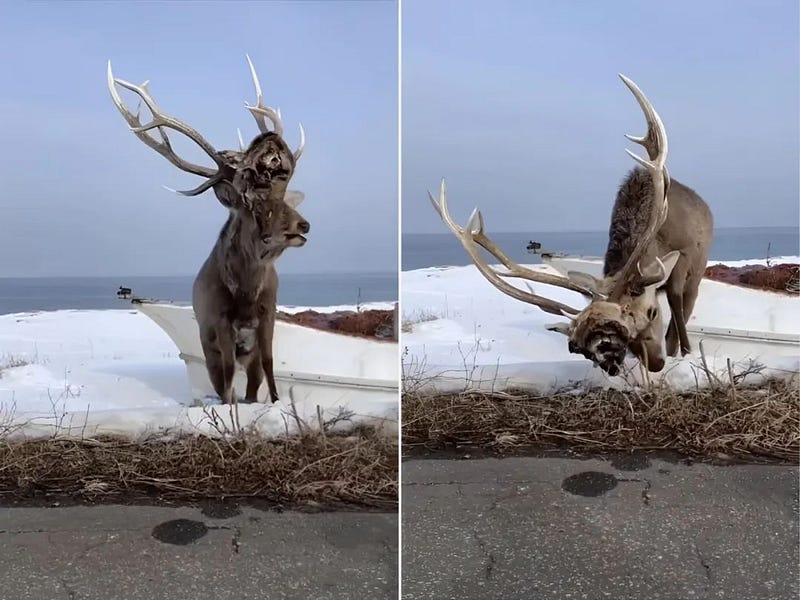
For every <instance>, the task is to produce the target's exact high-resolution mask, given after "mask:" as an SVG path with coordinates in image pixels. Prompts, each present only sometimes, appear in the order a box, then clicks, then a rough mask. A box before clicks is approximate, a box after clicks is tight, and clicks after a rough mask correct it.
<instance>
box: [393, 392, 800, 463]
mask: <svg viewBox="0 0 800 600" xmlns="http://www.w3.org/2000/svg"><path fill="white" fill-rule="evenodd" d="M463 446H468V447H469V446H477V447H482V448H486V449H491V450H492V451H496V452H509V453H514V452H518V451H519V450H521V449H526V450H530V449H554V448H569V449H571V450H578V451H592V452H597V451H602V452H609V451H634V450H658V451H670V452H680V453H682V454H690V455H698V456H703V457H714V458H737V459H745V460H746V459H753V458H772V459H778V460H782V461H787V460H790V461H793V462H795V463H796V462H797V461H798V460H799V459H800V387H799V386H798V385H797V381H793V382H791V383H787V382H784V381H770V382H767V383H765V384H763V385H761V386H759V387H744V386H729V387H715V388H714V389H712V390H706V389H701V390H695V391H692V392H685V393H677V392H673V391H670V390H664V389H656V390H653V391H647V392H645V391H642V392H627V393H626V392H620V391H615V390H598V391H594V392H590V393H586V394H583V395H575V394H574V393H564V394H556V395H551V396H536V395H532V394H525V393H502V394H485V393H477V392H465V393H461V394H447V395H439V396H424V395H420V394H405V395H404V396H403V448H404V449H406V448H412V447H416V448H427V449H432V450H446V449H454V448H458V447H463Z"/></svg>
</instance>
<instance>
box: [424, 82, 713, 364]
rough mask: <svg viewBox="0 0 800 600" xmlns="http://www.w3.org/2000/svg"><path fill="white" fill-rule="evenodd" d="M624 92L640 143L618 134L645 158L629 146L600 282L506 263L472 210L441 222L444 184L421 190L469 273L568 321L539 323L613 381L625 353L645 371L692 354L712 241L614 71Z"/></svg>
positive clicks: (662, 134) (652, 128)
mask: <svg viewBox="0 0 800 600" xmlns="http://www.w3.org/2000/svg"><path fill="white" fill-rule="evenodd" d="M619 77H620V78H621V79H622V81H623V83H625V85H626V86H627V87H628V89H629V90H630V91H631V92H632V94H633V96H634V97H635V98H636V100H637V102H638V104H639V106H640V107H641V109H642V112H643V113H644V116H645V119H646V121H647V133H646V135H644V136H643V137H635V136H631V135H626V136H625V137H626V138H627V139H628V140H630V141H632V142H635V143H637V144H639V145H641V146H643V147H644V148H645V150H646V151H647V154H648V159H644V158H642V157H640V156H638V155H636V154H635V153H633V152H631V151H630V150H627V149H626V152H627V153H628V154H629V155H630V156H631V157H632V158H633V159H634V160H635V161H636V162H637V163H638V166H635V167H634V168H633V169H632V170H630V171H629V172H628V174H627V175H626V177H625V179H624V180H623V181H622V184H621V185H620V186H619V189H618V191H617V196H616V199H615V202H614V206H613V209H612V213H611V223H610V225H609V229H608V245H607V248H606V252H605V257H604V261H603V277H602V278H597V277H594V276H592V275H590V274H588V273H581V272H577V271H569V272H568V273H567V276H566V277H564V276H561V275H554V274H551V273H547V272H543V271H538V270H534V269H531V268H528V267H524V266H521V265H519V264H517V263H515V262H513V261H512V260H511V259H510V258H509V257H508V256H507V255H506V254H505V253H504V252H503V251H502V250H501V249H500V248H499V247H498V246H497V245H496V244H494V243H493V242H492V240H491V239H490V238H489V237H488V236H487V235H486V233H485V232H484V220H483V215H482V214H481V212H480V211H479V210H478V209H477V207H476V208H475V209H474V210H473V211H472V214H471V215H470V217H469V220H468V221H467V224H466V226H465V227H461V226H459V225H458V224H457V223H456V222H455V221H454V220H453V218H452V217H451V216H450V213H449V210H448V206H447V199H446V188H445V182H444V180H442V182H441V188H440V192H439V200H438V201H437V200H436V199H434V197H433V195H432V194H431V193H430V192H428V197H429V199H430V201H431V204H432V205H433V208H434V209H435V210H436V212H437V213H438V214H439V217H440V218H441V219H442V220H443V221H444V223H445V224H446V225H447V227H448V228H449V229H450V231H452V232H453V234H454V235H455V236H456V238H458V240H459V241H460V242H461V245H462V246H463V247H464V249H465V250H466V251H467V254H468V255H469V257H470V258H471V259H472V261H473V263H474V264H475V266H476V267H477V269H478V271H479V272H480V273H481V274H482V275H483V276H484V277H485V278H486V279H487V280H488V281H489V282H490V283H492V285H494V286H495V287H496V288H497V289H499V290H500V291H501V292H503V293H505V294H507V295H509V296H511V297H512V298H515V299H517V300H520V301H522V302H526V303H529V304H532V305H535V306H537V307H539V308H540V309H541V310H543V311H544V312H546V313H549V314H554V315H558V316H562V317H567V319H568V321H567V322H560V323H556V324H553V325H549V326H547V329H548V330H551V331H555V332H558V333H561V334H564V335H566V336H567V338H568V350H569V352H571V353H574V354H581V355H583V356H584V357H585V358H587V359H589V360H590V361H592V363H593V364H594V365H595V366H599V367H600V368H601V369H602V370H603V371H605V372H606V373H608V374H609V375H611V376H614V375H617V374H618V373H619V372H620V370H621V368H622V365H623V362H624V360H625V358H626V356H627V355H628V353H630V354H632V355H633V356H634V357H635V358H636V359H638V360H639V362H640V364H642V365H643V366H644V367H645V369H646V371H649V372H653V373H657V372H660V371H661V370H662V369H663V368H664V365H665V362H666V361H665V356H664V348H663V346H662V340H665V341H666V354H667V355H668V356H671V357H672V356H677V353H678V351H679V350H680V352H681V356H685V355H687V354H689V353H690V352H691V344H690V342H689V336H688V333H687V329H686V324H687V322H688V320H689V318H690V316H691V314H692V311H693V309H694V305H695V302H696V300H697V295H698V291H699V287H700V282H701V280H702V278H703V276H704V273H705V268H706V262H707V260H708V251H709V247H710V245H711V241H712V239H713V230H714V219H713V216H712V214H711V210H710V208H709V207H708V205H707V204H706V202H705V201H704V200H703V199H702V198H701V197H700V195H699V194H698V193H697V192H695V191H694V190H693V189H691V188H689V187H687V186H685V185H683V184H682V183H680V182H679V181H677V180H675V179H672V178H671V177H670V175H669V172H668V171H667V167H666V160H667V153H668V142H667V133H666V130H665V128H664V124H663V122H662V121H661V117H660V116H659V115H658V113H657V112H656V110H655V109H654V108H653V106H652V104H651V103H650V101H649V100H648V99H647V97H646V96H645V95H644V93H643V92H642V91H641V90H640V89H639V87H638V86H637V85H636V84H635V83H634V82H633V81H631V80H630V79H629V78H628V77H626V76H625V75H622V74H619ZM476 245H477V246H480V247H482V248H483V249H484V250H486V251H487V252H489V253H490V254H491V255H493V256H494V257H495V258H496V259H498V260H499V261H500V263H501V264H502V265H503V267H505V271H498V270H496V269H494V268H492V267H491V266H489V264H488V263H487V262H486V260H485V259H484V258H483V257H482V256H481V254H480V251H479V250H478V248H477V246H476ZM508 278H521V279H524V280H528V281H532V282H537V283H542V284H546V285H552V286H557V287H561V288H564V289H567V290H570V291H573V292H577V293H579V294H581V295H582V296H584V297H586V298H587V299H588V300H589V303H588V305H587V306H585V307H584V308H582V309H580V310H579V309H577V308H574V307H572V306H569V305H567V304H564V303H562V302H557V301H555V300H552V299H549V298H546V297H544V296H539V295H537V294H536V293H534V292H533V290H532V289H531V288H530V286H528V288H529V291H527V292H526V291H524V290H522V289H520V288H518V287H516V286H514V285H511V284H510V283H509V282H508V281H506V280H507V279H508ZM662 292H664V293H665V294H666V297H667V303H668V306H669V309H670V313H671V318H670V322H669V326H668V327H667V331H666V335H665V334H664V326H663V321H662V315H661V313H660V307H659V300H658V298H659V296H658V294H660V293H662Z"/></svg>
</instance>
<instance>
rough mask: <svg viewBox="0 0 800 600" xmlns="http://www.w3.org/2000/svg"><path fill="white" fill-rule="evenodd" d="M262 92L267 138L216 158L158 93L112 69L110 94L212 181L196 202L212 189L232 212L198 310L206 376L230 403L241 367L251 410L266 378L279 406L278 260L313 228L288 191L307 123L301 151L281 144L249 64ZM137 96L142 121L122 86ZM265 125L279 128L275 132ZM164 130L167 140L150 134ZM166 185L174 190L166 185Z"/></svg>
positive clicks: (138, 129)
mask: <svg viewBox="0 0 800 600" xmlns="http://www.w3.org/2000/svg"><path fill="white" fill-rule="evenodd" d="M247 62H248V64H249V66H250V74H251V76H252V79H253V83H254V85H255V91H256V104H255V105H252V106H251V105H250V104H248V103H247V102H245V108H246V109H247V110H248V111H250V113H251V114H252V116H253V118H254V119H255V121H256V124H257V126H258V129H259V131H260V133H259V134H258V135H257V136H256V137H255V138H254V139H253V140H252V141H251V142H250V144H249V146H247V147H245V146H244V144H243V140H242V137H241V132H240V133H239V151H235V150H221V151H217V150H216V149H215V148H214V147H213V146H212V145H211V144H210V143H209V142H208V141H206V140H205V139H204V138H203V136H202V135H200V133H199V132H198V131H197V130H195V129H194V128H192V127H191V126H189V125H187V124H186V123H184V122H182V121H179V120H178V119H176V118H174V117H172V116H170V115H167V114H166V113H164V112H163V111H162V110H161V109H160V108H159V106H158V105H157V104H156V102H155V100H154V99H153V97H152V96H151V94H150V91H149V89H148V83H149V82H147V81H146V82H145V83H143V84H141V85H134V84H132V83H129V82H127V81H125V80H122V79H116V78H115V77H114V74H113V72H112V69H111V61H109V62H108V73H107V76H108V89H109V92H110V93H111V98H112V100H113V102H114V104H115V106H116V107H117V109H118V110H119V112H120V113H121V114H122V116H123V118H124V119H125V121H126V122H127V123H128V125H129V127H130V130H131V132H133V133H134V134H135V135H136V137H137V138H139V139H140V140H141V141H142V142H144V143H145V145H147V146H148V147H149V148H151V149H153V150H155V151H156V152H157V153H159V154H160V155H161V156H163V157H164V158H166V159H167V160H168V161H169V162H170V163H172V164H173V165H174V166H176V167H177V168H179V169H181V170H182V171H186V172H188V173H192V174H194V175H197V176H200V177H204V178H205V181H204V182H203V183H201V184H200V185H198V186H197V187H196V188H194V189H192V190H186V191H178V190H173V189H171V188H166V189H168V190H170V191H173V192H176V193H178V194H181V195H184V196H198V195H200V194H202V193H204V192H206V191H207V190H209V189H212V190H213V191H214V194H215V196H216V197H217V200H218V201H219V202H220V203H221V204H222V205H223V206H224V207H225V208H227V209H228V218H227V220H226V221H225V224H224V225H223V226H222V229H221V230H220V232H219V235H218V236H217V240H216V242H215V244H214V246H213V248H212V249H211V252H210V254H209V255H208V258H207V259H206V260H205V262H204V263H203V265H202V266H201V267H200V270H199V272H198V273H197V276H196V278H195V280H194V284H193V286H192V307H193V309H194V313H195V318H196V320H197V325H198V328H199V333H200V342H201V346H202V349H203V354H204V356H205V364H206V370H207V372H208V376H209V379H210V381H211V384H212V386H213V388H214V390H215V392H216V393H217V395H218V396H219V398H220V399H221V400H222V402H223V403H224V404H233V403H235V402H238V399H237V397H236V394H235V392H234V389H233V379H234V375H235V372H236V367H237V364H238V365H241V367H242V368H243V369H244V370H245V372H246V375H247V387H246V391H245V402H257V401H258V398H257V393H258V390H259V388H260V386H261V384H262V383H263V380H264V377H265V376H266V380H267V386H268V391H269V397H270V399H271V401H272V403H275V402H277V401H279V397H278V390H277V386H276V384H275V375H274V368H273V347H272V346H273V335H274V330H275V318H276V310H277V293H278V274H277V271H276V269H275V262H276V260H277V259H278V258H279V257H280V256H281V255H282V254H283V252H284V251H285V250H286V249H287V248H299V247H302V246H303V245H305V243H306V241H307V239H306V237H305V236H306V235H307V234H308V232H309V230H310V227H311V226H310V224H309V222H308V221H307V220H306V219H304V218H303V217H302V216H301V215H300V213H299V212H298V211H297V207H298V205H299V204H300V203H301V202H302V200H303V198H304V195H303V193H302V192H298V191H292V190H288V189H287V187H288V184H289V181H290V179H291V178H292V175H293V174H294V170H295V167H296V165H297V162H298V160H299V159H300V157H301V155H302V154H303V150H304V148H305V131H304V130H303V126H302V124H301V125H300V144H299V146H298V148H297V150H294V151H292V150H291V149H290V147H289V145H288V144H287V143H286V141H285V140H284V139H283V124H282V121H281V114H280V109H273V108H271V107H269V106H267V105H266V104H264V100H263V94H262V90H261V84H260V82H259V79H258V75H257V74H256V70H255V67H254V66H253V62H252V61H251V60H250V57H249V56H247ZM117 85H119V86H121V87H122V88H125V89H128V90H130V91H132V92H134V93H135V94H136V95H137V96H138V97H139V98H140V105H141V102H144V104H145V105H146V106H147V108H148V109H149V110H150V112H151V113H152V120H151V121H150V122H149V123H144V124H143V123H142V122H141V119H140V116H139V111H138V110H137V112H136V113H135V114H134V113H132V112H131V111H130V110H129V109H128V108H127V107H126V106H125V105H124V104H123V102H122V99H121V97H120V95H119V93H118V91H117V88H116V86H117ZM267 121H269V122H270V123H271V125H272V128H270V127H269V125H268V123H267ZM153 130H157V131H158V134H159V137H160V139H158V138H156V137H155V136H154V135H151V133H150V132H152V131H153ZM167 130H173V131H176V132H178V133H181V134H183V135H185V136H186V137H188V138H189V139H190V140H192V141H193V142H194V143H195V144H197V145H198V146H199V147H200V148H201V149H202V150H203V151H204V152H205V153H206V154H207V155H208V156H209V157H210V158H211V160H212V161H213V162H214V163H215V165H216V167H215V168H213V167H205V166H202V165H197V164H194V163H191V162H188V161H186V160H185V159H183V158H181V157H179V156H178V155H177V154H176V153H175V151H174V149H173V147H172V144H171V142H170V139H169V136H168V133H167ZM165 187H166V186H165Z"/></svg>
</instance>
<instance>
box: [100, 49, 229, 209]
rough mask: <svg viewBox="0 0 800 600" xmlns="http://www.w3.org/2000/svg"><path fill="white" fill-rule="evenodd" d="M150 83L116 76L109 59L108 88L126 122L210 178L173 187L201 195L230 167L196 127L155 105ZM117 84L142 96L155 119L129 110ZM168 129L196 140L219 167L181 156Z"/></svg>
mask: <svg viewBox="0 0 800 600" xmlns="http://www.w3.org/2000/svg"><path fill="white" fill-rule="evenodd" d="M148 84H149V81H145V82H144V83H143V84H141V85H134V84H133V83H130V82H128V81H125V80H123V79H115V78H114V73H113V72H112V70H111V61H110V60H109V61H108V91H109V92H110V94H111V99H112V100H113V101H114V105H115V106H116V107H117V109H118V110H119V112H120V114H122V116H123V118H124V119H125V121H127V123H128V125H129V126H130V128H131V131H132V132H133V133H134V134H135V135H136V137H138V138H139V139H140V140H142V141H143V142H144V143H145V144H146V145H147V146H149V147H150V148H152V149H153V150H155V151H156V152H158V153H159V154H160V155H161V156H163V157H164V158H166V159H167V160H168V161H169V162H171V163H172V164H173V165H175V166H176V167H178V168H179V169H181V170H182V171H187V172H189V173H192V174H194V175H199V176H201V177H207V178H208V179H207V180H206V181H205V182H204V183H202V184H200V185H199V186H197V187H196V188H194V189H193V190H188V191H177V190H172V191H177V193H179V194H183V195H184V196H198V195H200V194H202V193H203V192H205V191H206V190H208V189H210V188H212V187H214V186H215V185H216V184H217V183H219V182H220V181H222V179H223V178H224V177H225V176H226V175H227V174H228V173H227V171H228V169H229V167H227V165H226V164H225V162H224V161H223V160H222V157H221V156H220V155H219V153H218V152H217V150H216V149H215V148H214V146H212V145H211V144H209V143H208V141H206V139H205V138H204V137H203V136H202V135H200V133H199V132H198V131H197V130H196V129H194V128H193V127H191V126H189V125H187V124H186V123H183V122H182V121H179V120H178V119H176V118H175V117H171V116H169V115H167V114H166V113H164V112H163V111H162V110H161V109H160V108H159V106H158V104H156V101H155V100H154V99H153V97H152V96H151V95H150V91H149V90H148V89H147V86H148ZM116 85H120V86H122V87H124V88H125V89H128V90H130V91H132V92H134V93H135V94H136V95H138V96H139V98H141V100H142V102H144V103H145V105H146V106H147V108H149V109H150V112H151V113H152V114H153V119H152V120H151V121H150V122H149V123H145V124H142V122H141V120H140V117H139V111H138V110H137V112H136V114H133V113H132V112H131V111H130V110H128V108H127V107H126V106H125V105H124V104H123V102H122V98H120V95H119V93H118V92H117V89H116ZM152 129H158V133H159V135H160V136H161V141H159V140H157V139H156V138H154V137H152V136H151V135H150V134H149V133H148V132H149V131H150V130H152ZM166 129H173V130H174V131H177V132H179V133H182V134H184V135H185V136H186V137H188V138H189V139H191V140H192V141H193V142H195V143H196V144H197V145H198V146H200V148H202V149H203V151H204V152H205V153H206V154H208V155H209V156H210V157H211V159H212V160H213V161H214V162H215V163H216V164H217V169H212V168H209V167H204V166H202V165H197V164H194V163H191V162H189V161H187V160H184V159H183V158H181V157H179V156H178V155H177V154H176V153H175V151H174V150H173V148H172V144H171V143H170V140H169V136H168V135H167V132H166Z"/></svg>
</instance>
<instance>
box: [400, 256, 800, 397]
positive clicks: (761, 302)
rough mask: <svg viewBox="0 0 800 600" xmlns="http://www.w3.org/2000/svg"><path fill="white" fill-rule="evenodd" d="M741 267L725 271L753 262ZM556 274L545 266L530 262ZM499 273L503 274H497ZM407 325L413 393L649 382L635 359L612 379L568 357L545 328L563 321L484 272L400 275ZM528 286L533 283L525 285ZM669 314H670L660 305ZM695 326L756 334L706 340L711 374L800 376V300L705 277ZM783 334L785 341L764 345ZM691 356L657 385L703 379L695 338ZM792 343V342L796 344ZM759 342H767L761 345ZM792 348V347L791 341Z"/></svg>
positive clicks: (566, 294) (536, 286) (406, 367)
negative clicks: (760, 370)
mask: <svg viewBox="0 0 800 600" xmlns="http://www.w3.org/2000/svg"><path fill="white" fill-rule="evenodd" d="M798 260H799V259H798V257H779V258H776V259H774V261H775V262H778V261H782V262H793V261H794V262H797V261H798ZM758 262H759V261H757V260H754V261H735V262H724V263H721V264H730V265H739V264H742V265H743V264H754V263H758ZM526 266H528V267H530V268H532V269H535V270H538V271H542V272H546V273H553V274H556V273H557V271H556V270H555V269H553V268H552V267H550V266H547V265H526ZM500 269H501V270H502V267H500ZM401 277H402V280H401V284H402V285H401V290H402V304H401V307H402V322H403V336H402V346H403V371H404V379H405V382H404V385H405V386H406V388H408V387H409V385H411V386H419V387H422V388H424V389H435V390H439V391H443V390H454V389H467V388H480V389H494V390H499V389H505V388H511V387H519V388H528V389H533V390H536V391H540V392H542V393H546V392H549V391H553V390H555V389H559V388H563V387H565V386H572V385H580V386H598V385H600V386H608V387H615V388H625V387H628V386H630V385H637V384H639V383H641V381H642V374H641V372H640V369H639V368H638V366H637V362H636V361H635V360H634V359H633V358H629V360H628V362H627V365H628V366H629V367H630V372H629V373H628V374H627V375H626V376H624V377H623V376H619V377H609V376H608V375H606V374H605V373H604V372H603V371H602V370H601V369H599V368H594V367H593V366H592V363H591V362H590V361H588V360H586V359H585V358H583V357H582V356H581V355H578V354H571V353H570V352H569V351H568V350H567V344H566V339H565V337H564V336H563V335H562V334H560V333H556V332H552V331H548V330H547V329H545V327H546V325H548V324H552V323H555V322H559V321H565V320H566V319H564V318H560V317H557V316H554V315H550V314H548V313H545V312H543V311H542V310H540V309H539V308H537V307H535V306H533V305H530V304H526V303H523V302H520V301H518V300H514V299H513V298H511V297H509V296H507V295H506V294H503V293H502V292H500V291H499V290H497V289H496V288H495V287H494V286H493V285H492V284H490V283H489V282H488V281H487V280H486V279H485V278H484V277H483V276H482V275H481V274H480V273H479V272H478V270H477V269H476V268H475V267H474V266H472V265H470V266H466V267H434V268H427V269H418V270H414V271H405V272H403V273H402V275H401ZM506 281H509V282H511V283H512V284H514V285H517V286H518V287H519V288H520V289H523V290H525V289H527V288H528V286H529V288H530V289H532V290H533V291H534V292H535V293H537V294H539V295H542V296H546V297H548V298H551V299H553V300H557V301H559V302H563V303H564V304H567V305H571V306H574V307H576V308H582V307H583V306H585V305H586V303H587V300H586V299H585V298H584V297H583V296H581V295H580V294H578V293H576V292H571V291H569V290H565V289H563V288H559V287H553V286H547V285H544V284H540V283H531V282H524V283H523V282H521V281H520V280H516V279H506ZM526 284H527V285H526ZM661 302H662V310H663V311H666V312H663V314H666V315H668V314H669V312H668V306H667V304H666V299H665V298H662V299H661ZM689 324H690V328H693V329H695V330H697V329H698V328H700V327H706V328H708V327H713V328H722V329H737V330H749V331H751V332H758V334H757V335H756V334H754V335H753V337H751V338H750V339H733V338H731V339H728V338H721V337H718V336H713V335H704V336H703V337H704V339H703V348H704V351H705V352H706V358H707V360H708V364H709V367H710V368H711V369H712V370H713V371H714V372H715V373H718V374H719V375H720V376H721V377H724V378H725V379H727V377H728V376H727V360H728V359H731V360H732V361H733V363H734V368H735V370H741V369H742V368H743V367H744V366H745V365H748V364H749V362H750V360H751V359H752V360H755V361H757V362H758V363H760V364H763V365H765V366H766V367H767V371H765V372H764V374H763V375H765V376H767V375H780V374H784V373H796V372H798V370H800V344H798V342H800V298H798V297H797V296H788V295H784V294H776V293H770V292H760V291H758V290H752V289H747V288H742V287H737V286H732V285H728V284H724V283H720V282H716V281H711V280H707V279H706V280H703V283H702V284H701V289H700V293H699V296H698V300H697V304H696V307H695V310H694V312H693V314H692V318H691V320H690V323H689ZM786 334H788V335H789V336H790V339H789V340H787V341H786V342H784V343H779V342H772V341H769V340H764V339H763V338H770V336H771V337H777V336H780V335H783V336H784V337H786ZM699 335H700V334H696V335H695V336H694V339H692V342H693V353H692V354H691V355H689V356H686V357H683V358H669V359H668V360H667V365H666V367H665V368H664V370H663V371H662V372H661V373H658V374H650V379H651V381H657V380H660V379H664V380H666V381H667V382H668V383H669V384H670V385H672V386H673V387H675V388H679V389H680V388H687V387H691V386H695V385H697V383H698V381H699V383H700V384H702V383H703V381H704V379H703V378H704V377H705V376H704V375H701V374H700V372H699V368H698V367H699V365H700V363H701V358H700V353H699V348H698V343H697V342H698V339H699V337H698V336H699ZM792 336H793V337H792ZM758 337H760V338H762V339H761V340H759V339H755V338H758ZM793 341H794V342H795V343H792V342H793Z"/></svg>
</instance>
